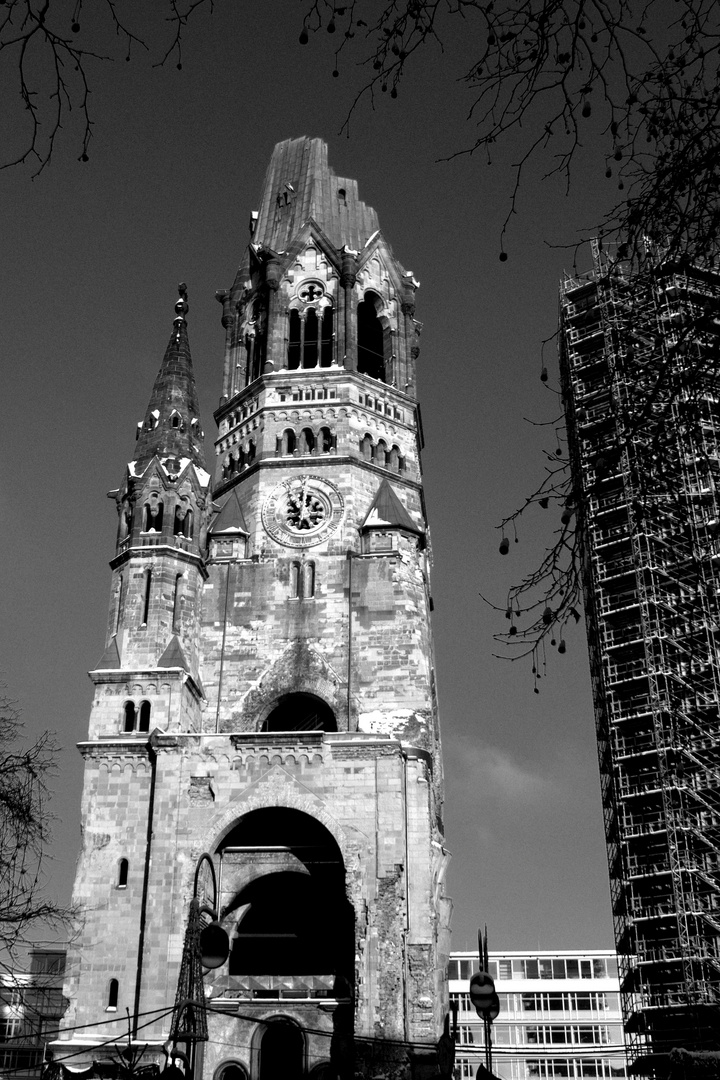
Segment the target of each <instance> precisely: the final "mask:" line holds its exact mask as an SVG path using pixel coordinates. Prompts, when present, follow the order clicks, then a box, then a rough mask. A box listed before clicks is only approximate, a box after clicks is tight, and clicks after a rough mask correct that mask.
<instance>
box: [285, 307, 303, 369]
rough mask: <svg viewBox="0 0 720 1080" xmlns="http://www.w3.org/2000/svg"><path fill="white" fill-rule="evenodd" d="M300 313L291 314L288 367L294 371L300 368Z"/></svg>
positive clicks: (293, 312) (292, 312)
mask: <svg viewBox="0 0 720 1080" xmlns="http://www.w3.org/2000/svg"><path fill="white" fill-rule="evenodd" d="M300 329H301V328H300V312H299V311H291V312H290V331H289V335H288V367H289V368H290V369H291V370H293V369H295V368H299V367H300Z"/></svg>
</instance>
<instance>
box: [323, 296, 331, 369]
mask: <svg viewBox="0 0 720 1080" xmlns="http://www.w3.org/2000/svg"><path fill="white" fill-rule="evenodd" d="M332 362H333V313H332V308H331V307H326V308H325V310H324V311H323V317H322V332H321V339H320V364H321V366H322V367H330V365H331V364H332Z"/></svg>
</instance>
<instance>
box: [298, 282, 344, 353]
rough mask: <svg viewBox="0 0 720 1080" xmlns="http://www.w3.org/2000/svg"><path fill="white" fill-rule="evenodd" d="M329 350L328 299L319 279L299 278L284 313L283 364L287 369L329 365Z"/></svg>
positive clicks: (330, 334)
mask: <svg viewBox="0 0 720 1080" xmlns="http://www.w3.org/2000/svg"><path fill="white" fill-rule="evenodd" d="M295 305H296V306H295ZM332 354H333V308H332V302H331V300H330V298H329V297H328V296H327V295H326V293H325V289H324V288H323V286H322V285H321V283H320V282H317V281H306V282H303V284H302V285H301V286H300V288H299V289H298V294H297V300H296V301H295V302H294V306H293V307H292V308H291V310H290V313H289V317H288V353H287V366H288V368H289V369H290V370H291V371H293V370H297V369H298V368H315V367H330V365H331V364H332V359H333V355H332Z"/></svg>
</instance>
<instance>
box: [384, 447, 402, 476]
mask: <svg viewBox="0 0 720 1080" xmlns="http://www.w3.org/2000/svg"><path fill="white" fill-rule="evenodd" d="M387 464H388V468H389V469H392V470H393V472H397V471H398V468H399V466H400V451H399V450H398V448H397V446H393V447H391V448H390V451H389V452H388V458H387Z"/></svg>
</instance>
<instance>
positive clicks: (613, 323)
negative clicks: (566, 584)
mask: <svg viewBox="0 0 720 1080" xmlns="http://www.w3.org/2000/svg"><path fill="white" fill-rule="evenodd" d="M593 254H594V269H593V271H592V272H591V273H589V274H587V275H585V276H583V277H566V279H565V280H564V281H563V283H562V287H561V298H560V368H561V381H562V394H563V400H564V406H565V412H566V421H567V430H568V442H569V449H570V457H571V468H572V477H573V489H574V491H573V498H574V504H575V507H576V509H577V514H578V518H577V527H578V530H579V533H578V535H579V540H580V550H581V558H582V573H583V586H584V593H585V606H586V620H587V634H588V643H589V651H590V664H591V676H592V687H593V697H594V707H595V719H596V727H597V739H598V753H599V763H600V774H601V781H602V800H603V812H604V822H605V833H606V839H607V848H608V861H609V870H610V886H611V896H612V905H613V916H614V923H615V935H616V944H617V951H618V956H619V962H620V985H621V998H622V1007H623V1015H624V1023H625V1030H626V1039H627V1044H628V1051H629V1055H630V1060H631V1062H634V1069H635V1071H639V1072H645V1073H652V1072H658V1073H662V1071H663V1067H664V1065H665V1064H666V1062H667V1058H666V1055H667V1053H668V1052H669V1050H670V1049H672V1048H673V1047H678V1046H682V1047H686V1048H690V1049H717V1048H718V1047H719V1046H720V1016H719V1012H720V1010H719V1008H718V1006H719V1005H720V717H719V714H718V703H719V701H720V669H719V661H718V647H719V646H720V631H719V625H718V618H719V615H718V594H719V591H720V569H719V566H718V560H719V558H720V548H719V536H720V493H719V492H718V484H719V482H720V460H719V453H718V445H719V444H718V437H719V432H720V386H719V385H718V364H719V363H720V350H719V348H718V345H719V342H720V275H719V274H718V273H717V272H714V271H710V270H701V269H696V268H687V267H685V268H680V267H678V266H670V265H667V266H664V267H662V268H661V270H659V271H656V272H655V273H654V274H652V275H649V274H648V275H645V274H639V273H633V272H631V271H630V270H629V269H628V267H627V264H623V263H622V262H620V261H618V260H614V259H612V258H610V257H609V256H608V255H607V254H605V253H604V252H603V251H602V250H601V248H600V246H599V245H598V244H596V245H595V246H594V252H593Z"/></svg>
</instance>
